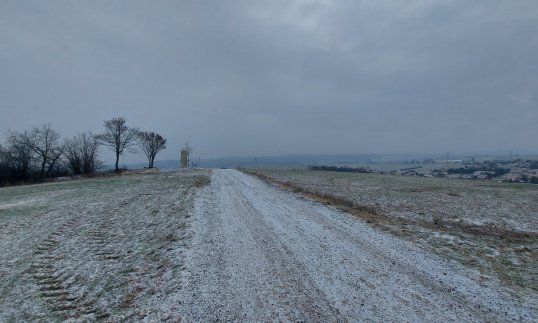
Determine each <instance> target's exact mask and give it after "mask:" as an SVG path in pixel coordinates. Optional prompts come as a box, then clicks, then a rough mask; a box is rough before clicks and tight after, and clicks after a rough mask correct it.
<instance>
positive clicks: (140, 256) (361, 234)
mask: <svg viewBox="0 0 538 323" xmlns="http://www.w3.org/2000/svg"><path fill="white" fill-rule="evenodd" d="M320 174H321V173H314V175H312V174H311V173H297V172H286V171H277V172H272V173H271V176H274V177H275V178H276V177H278V178H280V180H279V181H280V182H279V183H280V184H281V186H285V187H287V188H292V189H293V190H295V191H296V192H302V193H301V194H297V193H296V192H290V191H288V190H286V189H282V188H281V187H280V186H278V185H274V184H272V183H266V182H264V181H261V180H260V179H258V178H256V177H254V176H250V175H246V174H244V173H241V172H239V171H236V170H230V169H226V170H223V169H215V170H212V171H205V170H197V171H186V172H179V171H176V172H171V171H170V172H167V171H162V172H161V171H139V172H137V171H135V172H128V173H127V174H124V175H121V176H113V177H105V178H96V179H86V180H77V181H65V182H57V183H49V184H41V185H33V186H25V187H12V188H3V189H1V190H0V322H11V321H38V322H50V321H68V322H69V321H71V322H75V321H76V322H78V321H103V322H118V321H147V322H154V321H168V322H177V321H183V322H215V321H240V322H265V321H282V322H296V321H306V322H345V321H350V322H363V321H398V322H400V321H412V322H422V321H424V322H437V321H438V322H446V321H453V322H474V321H502V322H511V321H514V322H517V321H537V320H538V317H537V313H538V310H537V309H538V302H537V301H536V300H537V297H536V295H537V293H536V285H535V279H536V269H535V268H534V266H533V263H534V262H533V261H535V260H536V258H535V257H536V239H535V235H534V234H535V231H533V230H534V228H535V227H534V225H535V223H533V222H532V221H531V222H529V223H527V222H523V221H521V220H519V219H522V218H525V213H524V212H521V213H518V214H519V217H517V218H516V219H518V220H517V221H519V222H517V221H516V224H518V225H512V222H507V223H508V224H510V225H508V224H507V225H506V226H504V227H502V228H501V229H496V227H495V226H490V225H486V226H484V227H485V228H492V230H493V232H492V233H491V234H488V233H482V231H481V230H480V229H477V227H476V226H481V225H480V224H472V225H467V226H466V225H464V224H461V223H460V222H462V221H457V222H455V223H460V225H459V226H453V227H451V226H450V225H449V224H448V223H449V222H448V221H442V220H437V222H438V224H437V225H434V224H431V219H430V222H428V221H427V219H426V218H425V217H424V215H421V214H417V216H416V217H407V215H408V213H404V215H402V216H401V218H400V217H397V218H398V219H399V220H397V221H396V220H394V221H392V219H393V217H394V218H396V217H395V216H393V215H391V214H392V213H390V212H389V211H390V210H392V209H391V207H392V206H391V201H392V202H393V203H403V202H402V200H401V198H402V197H401V196H400V195H398V194H403V195H402V196H407V195H406V194H412V193H413V192H415V191H417V192H418V191H420V192H422V190H425V189H427V188H428V185H427V184H424V183H416V185H415V186H413V185H411V184H412V183H403V184H398V183H391V184H390V185H388V187H389V188H390V189H398V190H396V191H395V193H394V194H393V195H389V193H388V192H387V193H383V192H382V191H381V192H380V190H381V188H382V187H383V186H381V188H380V189H379V190H378V191H377V193H376V194H381V195H383V194H385V195H386V196H385V197H378V198H377V200H376V199H375V198H376V194H372V195H370V196H367V197H368V200H369V199H374V200H373V206H372V207H374V206H377V204H375V203H378V204H379V205H381V202H383V201H385V203H386V204H383V205H384V208H383V209H379V211H378V212H377V211H375V210H377V209H373V208H370V206H369V205H365V206H363V207H362V208H359V206H358V205H357V207H358V210H359V211H360V212H359V213H357V212H356V211H357V209H354V208H349V207H348V208H347V209H346V210H345V211H347V212H350V213H351V214H350V213H347V212H343V211H342V210H340V209H338V208H336V207H334V206H332V205H324V204H323V203H320V202H324V203H325V204H327V202H331V201H335V200H338V199H336V198H335V199H330V198H329V197H330V196H329V195H328V194H326V195H325V197H324V198H319V196H318V198H317V199H318V200H317V201H316V200H314V197H315V195H314V194H312V193H308V192H307V191H306V188H308V187H315V188H316V189H318V190H325V189H326V190H331V191H330V192H331V194H332V193H334V192H347V194H350V192H351V193H353V194H357V192H359V190H360V189H363V188H364V187H367V188H368V190H373V188H375V187H376V185H377V186H380V185H382V184H380V182H379V180H378V179H376V178H370V179H368V178H367V179H368V181H366V180H365V181H364V183H363V184H361V177H346V178H347V179H346V181H349V185H347V184H346V185H344V186H342V187H343V188H342V187H340V184H339V183H340V182H342V181H343V179H344V178H343V177H342V178H337V177H338V176H339V175H340V174H323V175H321V176H320ZM258 175H259V176H262V175H261V173H260V174H258ZM337 175H338V176H337ZM263 176H268V175H263ZM347 176H349V175H347ZM284 179H285V180H286V183H288V184H286V185H284V184H283V183H284ZM308 180H312V181H313V183H311V184H309V183H308ZM273 181H277V180H275V179H274V178H273ZM291 181H293V183H294V184H293V185H297V186H292V185H291V184H290V183H291ZM277 182H278V181H277ZM314 183H315V185H314ZM434 183H435V182H434ZM298 185H304V187H305V188H303V189H300V186H298ZM309 185H312V186H309ZM447 185H450V184H447ZM301 187H302V186H301ZM406 187H407V190H404V188H406ZM389 188H387V187H385V188H384V189H386V190H389ZM411 189H412V190H411ZM374 191H375V190H374ZM408 191H409V192H410V193H409V192H408ZM471 191H472V190H471ZM398 192H399V193H398ZM435 192H436V193H432V194H433V196H430V197H429V199H433V198H434V197H435V194H441V192H444V191H443V190H441V189H439V190H438V191H435ZM449 192H452V188H451V189H450V190H449ZM457 192H458V194H462V195H463V194H464V193H465V189H464V188H461V189H458V190H457ZM477 192H480V189H477ZM305 194H306V195H307V196H308V197H311V198H305V196H304V195H305ZM353 194H352V195H353ZM476 194H478V193H476ZM503 194H504V193H503ZM507 194H510V193H507ZM513 194H514V196H517V193H513ZM532 194H535V193H532V191H529V196H531V197H532V196H534V195H532ZM346 196H349V195H346ZM357 196H359V197H360V198H362V197H363V196H362V195H360V194H359V195H357ZM449 196H451V197H452V195H449ZM503 196H504V195H503ZM506 196H510V195H506ZM407 198H409V197H407ZM443 198H445V197H443ZM383 199H384V200H383ZM343 201H344V200H341V202H343ZM364 201H366V200H364ZM524 202H525V199H523V198H522V199H521V200H519V202H518V203H520V204H523V205H522V207H526V208H527V209H530V210H532V208H533V207H534V206H533V205H532V203H531V204H525V203H524ZM331 203H332V202H331ZM415 203H416V202H415ZM462 203H463V202H462ZM418 204H419V206H418V207H422V208H423V209H426V207H427V206H426V205H430V204H426V205H422V206H420V203H418ZM460 204H461V203H460ZM413 205H414V204H413V203H412V201H409V208H412V207H413ZM433 205H435V204H434V203H432V204H431V206H428V207H433ZM460 208H461V209H465V208H464V207H463V206H461V205H460ZM368 210H369V211H371V212H370V213H368V212H366V211H368ZM456 210H458V208H456ZM381 211H383V213H382V212H381ZM491 211H494V210H493V209H491ZM407 212H412V211H407ZM499 212H500V211H499ZM458 214H459V213H458ZM356 215H359V217H357V216H356ZM465 215H466V216H468V217H470V218H469V219H472V213H470V212H469V213H465ZM497 215H498V214H497ZM421 216H422V217H423V218H420V217H421ZM458 216H459V215H458ZM361 217H362V219H361ZM486 218H487V216H486V215H483V216H482V217H480V220H484V219H486ZM466 219H468V218H466ZM368 222H370V223H368ZM427 223H430V224H431V225H429V224H427ZM464 223H465V222H464ZM503 223H504V222H503ZM519 224H520V225H519ZM481 227H482V226H481ZM458 230H459V231H458ZM495 230H496V231H495ZM460 231H461V232H460ZM495 241H496V242H495ZM517 248H520V249H517ZM521 248H524V249H521ZM516 250H520V251H519V252H518V251H516ZM432 251H434V252H432ZM480 252H482V254H480ZM493 252H498V253H499V254H497V255H496V256H495V257H493V258H495V259H498V260H495V261H493V262H488V261H486V260H485V259H486V258H487V257H488V255H489V253H493ZM462 259H466V260H467V262H464V263H463V264H462V263H461V262H462V261H461V260H462ZM456 260H458V261H456ZM472 260H476V261H477V262H476V263H472ZM506 261H512V262H510V263H505V262H506ZM478 264H480V266H478ZM486 265H488V266H489V267H488V266H486ZM494 265H495V266H497V267H496V270H500V268H504V269H505V270H508V269H509V270H512V271H514V272H515V273H509V272H505V276H502V275H500V272H498V271H496V270H493V269H492V267H494ZM518 279H519V280H518ZM524 283H525V284H527V285H526V286H525V285H524Z"/></svg>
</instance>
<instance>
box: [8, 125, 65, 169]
mask: <svg viewBox="0 0 538 323" xmlns="http://www.w3.org/2000/svg"><path fill="white" fill-rule="evenodd" d="M12 134H13V136H11V140H12V141H13V142H14V144H15V146H16V147H19V150H20V147H22V146H25V147H26V149H30V150H31V151H32V152H33V153H34V154H35V157H36V159H38V161H39V169H40V171H39V178H41V179H42V178H44V177H45V176H48V175H49V174H50V172H51V171H52V170H53V169H54V166H55V164H56V162H57V161H58V160H59V159H60V157H61V156H62V146H61V145H60V134H59V133H58V132H57V131H56V130H54V128H52V125H50V124H45V125H43V126H41V128H38V127H35V128H33V129H32V131H30V132H28V131H24V132H21V133H12Z"/></svg>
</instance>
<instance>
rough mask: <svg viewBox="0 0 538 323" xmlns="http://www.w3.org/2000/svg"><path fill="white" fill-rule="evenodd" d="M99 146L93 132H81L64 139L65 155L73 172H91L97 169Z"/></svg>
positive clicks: (76, 173)
mask: <svg viewBox="0 0 538 323" xmlns="http://www.w3.org/2000/svg"><path fill="white" fill-rule="evenodd" d="M98 146H99V143H98V142H97V140H96V139H95V137H94V136H93V135H92V133H91V132H88V133H86V132H84V133H79V134H77V135H76V136H74V137H73V138H69V139H66V140H65V141H64V155H65V156H66V157H67V161H68V164H69V167H70V168H71V170H72V172H73V174H75V175H78V174H90V173H93V172H94V171H95V170H96V168H97V165H98V161H97V148H98Z"/></svg>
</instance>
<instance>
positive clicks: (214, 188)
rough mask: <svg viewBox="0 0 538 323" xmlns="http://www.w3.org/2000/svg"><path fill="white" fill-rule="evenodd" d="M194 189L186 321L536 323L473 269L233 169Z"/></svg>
mask: <svg viewBox="0 0 538 323" xmlns="http://www.w3.org/2000/svg"><path fill="white" fill-rule="evenodd" d="M212 176H213V177H212V183H211V186H209V187H207V188H205V189H203V190H201V191H199V195H198V197H197V199H196V201H195V210H196V214H195V215H194V219H193V223H192V226H191V228H190V230H191V234H192V240H191V242H190V244H191V246H190V248H188V251H186V253H185V256H186V259H185V262H186V263H185V268H186V271H185V272H184V274H183V275H184V277H183V280H184V281H183V290H182V293H181V296H180V300H179V301H180V302H181V305H182V306H181V311H182V316H183V319H184V320H185V321H192V322H196V321H216V320H221V321H230V320H233V321H238V320H239V321H267V320H279V321H298V320H301V321H309V322H310V321H323V322H330V321H364V320H367V321H372V320H374V321H387V320H388V321H414V322H417V321H458V322H463V321H476V320H481V321H484V320H492V321H520V320H522V321H537V319H538V318H537V315H536V313H537V307H536V301H534V300H522V299H516V298H514V297H513V296H511V295H509V294H508V293H506V292H505V291H504V289H503V288H501V287H499V286H498V285H495V284H494V282H491V281H489V282H486V281H481V279H480V278H481V277H480V274H479V273H477V272H474V271H470V270H468V269H465V268H463V267H461V266H459V265H457V264H455V263H451V262H448V261H445V260H443V259H440V258H439V257H437V256H434V255H431V254H426V253H425V251H422V250H419V249H417V248H416V247H413V246H412V245H411V244H410V243H407V242H404V241H402V240H399V239H397V238H396V237H393V236H391V235H389V234H387V233H384V232H380V231H378V230H376V229H374V228H372V227H370V226H369V225H368V224H366V223H365V222H363V221H361V220H359V219H357V218H355V217H353V216H351V215H348V214H345V213H342V212H340V211H338V210H336V209H334V208H331V207H325V206H322V205H320V204H319V203H316V202H312V201H309V200H306V199H304V198H301V197H300V196H299V195H296V194H292V193H289V192H284V191H281V190H279V189H278V188H275V187H272V186H270V185H268V184H266V183H263V182H261V181H260V180H258V179H256V178H253V177H250V176H248V175H245V174H243V173H240V172H238V171H235V170H214V172H213V175H212Z"/></svg>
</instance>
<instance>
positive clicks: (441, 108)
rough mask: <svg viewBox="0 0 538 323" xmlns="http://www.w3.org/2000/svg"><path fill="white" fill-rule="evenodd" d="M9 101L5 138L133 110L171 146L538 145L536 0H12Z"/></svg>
mask: <svg viewBox="0 0 538 323" xmlns="http://www.w3.org/2000/svg"><path fill="white" fill-rule="evenodd" d="M0 112H1V116H0V131H1V134H0V136H1V137H2V138H4V135H5V133H6V132H7V130H8V129H12V130H22V129H28V128H31V127H33V126H37V125H41V124H43V123H49V122H50V123H52V124H53V126H54V127H55V128H56V129H58V131H59V132H60V133H61V134H62V135H63V136H64V137H65V136H71V135H74V134H75V133H76V132H78V131H86V130H92V131H93V132H98V131H99V130H100V129H101V128H102V123H103V120H105V119H109V118H112V117H115V116H125V117H126V118H127V121H128V123H129V124H130V125H132V126H135V127H139V128H141V129H144V130H152V131H156V132H158V133H161V134H162V135H163V136H164V137H166V138H168V149H167V150H166V151H165V152H163V153H161V154H160V155H158V159H161V160H163V159H173V158H178V157H177V155H178V151H179V148H180V146H182V144H183V143H184V142H185V141H186V140H189V141H190V142H191V144H192V145H193V146H194V147H195V156H201V157H202V158H211V157H221V156H254V155H255V156H264V155H280V154H291V153H383V152H387V153H400V152H445V151H452V152H471V151H476V152H487V151H510V150H513V151H514V152H516V153H517V152H520V153H523V152H532V153H536V152H538V1H536V0H507V1H496V0H483V1H481V0H473V1H469V0H461V1H460V0H453V1H452V0H436V1H430V0H409V1H399V0H395V1H382V0H364V1H360V0H352V1H345V0H342V1H328V0H319V1H305V0H300V1H292V0H282V1H279V0H270V1H252V0H244V1H194V0H193V1H172V0H167V1H155V0H152V1H133V0H125V1H109V0H107V1H60V0H54V1H53V0H50V1H43V0H39V1H25V0H0ZM2 141H3V140H2ZM102 156H103V159H105V160H111V159H112V158H111V157H112V155H111V154H109V153H108V152H105V151H103V155H102ZM128 160H131V161H135V160H140V161H143V160H144V158H143V156H142V155H139V156H138V157H136V156H131V157H129V159H128Z"/></svg>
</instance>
